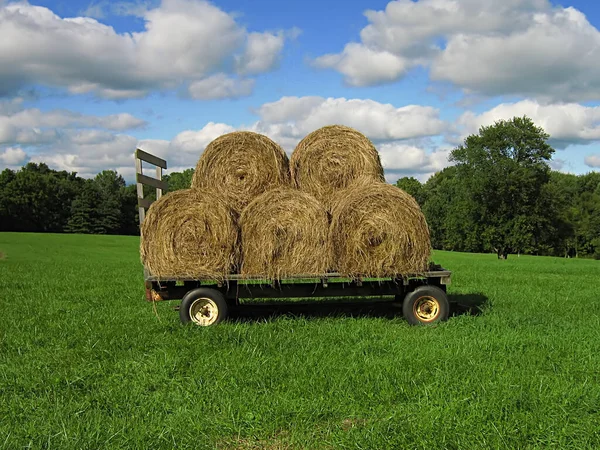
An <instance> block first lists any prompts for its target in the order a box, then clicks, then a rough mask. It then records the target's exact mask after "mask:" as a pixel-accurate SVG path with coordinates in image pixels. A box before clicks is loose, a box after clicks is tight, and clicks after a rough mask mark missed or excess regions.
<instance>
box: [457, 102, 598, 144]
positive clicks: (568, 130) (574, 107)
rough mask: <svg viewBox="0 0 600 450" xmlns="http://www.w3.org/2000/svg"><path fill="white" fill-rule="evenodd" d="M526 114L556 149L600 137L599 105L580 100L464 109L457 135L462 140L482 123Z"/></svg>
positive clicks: (490, 122) (519, 103) (458, 123)
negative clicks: (548, 136) (479, 109)
mask: <svg viewBox="0 0 600 450" xmlns="http://www.w3.org/2000/svg"><path fill="white" fill-rule="evenodd" d="M524 115H525V116H528V117H529V118H531V119H532V120H533V121H534V123H535V124H536V125H538V126H540V127H542V128H543V129H544V130H545V131H546V132H547V133H548V134H550V136H551V142H552V144H553V145H554V146H555V147H557V148H565V147H567V146H569V145H572V144H585V143H591V142H594V141H598V140H600V107H598V106H595V107H592V106H584V105H580V104H578V103H557V104H540V103H538V102H537V101H534V100H523V101H520V102H516V103H502V104H500V105H498V106H496V107H494V108H492V109H490V110H489V111H486V112H484V113H481V114H475V113H473V112H465V113H464V114H462V116H460V118H459V119H458V121H457V125H458V134H457V135H456V137H458V138H459V139H458V140H462V138H464V137H466V136H467V135H469V134H472V133H477V130H478V129H479V127H481V126H483V125H486V126H487V125H492V124H493V123H494V122H496V121H498V120H500V119H510V118H511V117H514V116H524Z"/></svg>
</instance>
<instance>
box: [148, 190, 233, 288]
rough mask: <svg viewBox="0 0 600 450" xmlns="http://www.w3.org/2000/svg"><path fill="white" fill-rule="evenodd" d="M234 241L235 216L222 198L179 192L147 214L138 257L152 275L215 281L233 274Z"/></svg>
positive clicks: (210, 193)
mask: <svg viewBox="0 0 600 450" xmlns="http://www.w3.org/2000/svg"><path fill="white" fill-rule="evenodd" d="M238 242H239V230H238V227H237V224H236V220H235V213H234V212H233V211H232V210H231V208H230V207H229V206H228V204H227V202H226V200H225V199H224V197H223V196H221V195H220V194H218V193H216V192H215V191H211V190H207V189H196V190H192V189H183V190H179V191H174V192H171V193H169V194H166V195H164V196H163V197H162V198H160V199H159V200H157V201H156V202H154V203H153V204H152V206H151V207H150V208H149V209H148V212H147V214H146V218H145V219H144V222H143V224H142V229H141V243H140V253H141V257H142V263H143V264H144V265H145V266H146V267H147V269H148V270H149V271H150V273H151V274H152V275H155V276H159V277H186V278H197V279H200V278H209V279H215V280H221V279H223V278H224V277H225V276H226V275H228V274H229V273H231V272H232V271H235V270H236V266H237V264H238V260H239V250H238V247H239V246H238Z"/></svg>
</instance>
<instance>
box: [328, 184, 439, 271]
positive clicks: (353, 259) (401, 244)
mask: <svg viewBox="0 0 600 450" xmlns="http://www.w3.org/2000/svg"><path fill="white" fill-rule="evenodd" d="M329 246H330V251H331V254H332V256H333V262H334V266H335V268H336V269H337V270H338V271H339V272H340V273H342V274H344V275H346V276H350V277H359V276H373V277H383V276H398V275H400V274H416V273H421V272H424V271H426V270H427V266H428V262H429V257H430V254H431V244H430V241H429V228H428V226H427V222H426V220H425V216H424V215H423V213H422V212H421V209H420V208H419V205H418V204H417V202H416V201H415V199H414V198H413V197H411V196H410V195H409V194H407V193H406V192H404V191H403V190H401V189H398V188H397V187H395V186H393V185H391V184H387V183H373V182H370V181H368V180H367V181H360V182H357V183H355V184H354V185H353V186H351V187H350V188H349V189H346V190H344V191H340V192H339V193H338V194H337V195H336V197H335V200H334V208H333V213H332V222H331V227H330V230H329Z"/></svg>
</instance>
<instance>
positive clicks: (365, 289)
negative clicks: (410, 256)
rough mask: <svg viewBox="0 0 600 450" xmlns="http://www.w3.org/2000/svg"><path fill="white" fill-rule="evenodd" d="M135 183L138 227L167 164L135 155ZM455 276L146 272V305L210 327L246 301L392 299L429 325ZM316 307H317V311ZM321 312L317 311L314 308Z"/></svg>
mask: <svg viewBox="0 0 600 450" xmlns="http://www.w3.org/2000/svg"><path fill="white" fill-rule="evenodd" d="M142 162H146V163H148V164H151V165H153V166H155V174H156V178H154V177H150V176H147V175H144V174H143V169H142ZM135 163H136V182H137V193H138V208H139V222H140V226H141V224H142V222H143V221H144V218H145V213H146V210H147V209H148V208H149V207H150V205H151V204H152V200H150V199H147V198H144V186H150V187H153V188H155V189H156V198H157V199H159V198H160V197H161V196H162V194H163V193H164V192H166V191H167V189H168V185H167V183H166V182H165V181H164V180H162V171H163V170H164V169H166V168H167V162H166V161H165V160H164V159H161V158H158V157H156V156H154V155H151V154H149V153H147V152H144V151H143V150H141V149H137V150H136V151H135ZM451 275H452V273H451V272H450V271H449V270H446V269H444V268H443V267H441V266H439V265H435V264H431V265H430V267H429V271H427V272H423V273H419V274H405V275H402V276H398V277H380V278H372V277H357V278H348V277H345V276H343V275H341V274H339V273H324V274H320V275H314V274H310V275H296V276H292V277H286V278H285V279H281V280H265V279H264V278H263V277H255V276H242V275H239V274H232V275H229V276H227V277H226V278H224V279H223V280H209V279H194V278H184V277H182V278H172V277H157V276H154V275H153V274H151V273H149V271H148V269H147V268H146V267H144V284H145V290H146V300H148V301H153V302H156V301H163V300H181V306H180V308H179V314H180V319H181V321H182V322H183V323H187V322H192V323H194V324H196V325H200V326H209V325H213V324H216V323H218V322H221V321H222V320H224V319H225V318H226V317H227V314H228V311H229V310H230V309H231V308H236V307H240V306H243V304H242V302H241V301H240V300H243V299H273V298H278V299H299V298H303V299H311V298H312V299H314V298H357V297H370V298H372V297H376V298H381V297H389V298H390V299H391V300H395V301H397V302H402V312H403V315H404V317H405V318H406V319H407V321H408V322H409V323H410V324H413V325H417V324H430V323H436V322H440V321H443V320H446V319H447V318H448V315H449V311H450V305H449V299H448V296H447V295H446V287H447V286H448V285H449V284H450V281H451ZM316 305H317V302H315V306H316ZM316 307H318V306H316Z"/></svg>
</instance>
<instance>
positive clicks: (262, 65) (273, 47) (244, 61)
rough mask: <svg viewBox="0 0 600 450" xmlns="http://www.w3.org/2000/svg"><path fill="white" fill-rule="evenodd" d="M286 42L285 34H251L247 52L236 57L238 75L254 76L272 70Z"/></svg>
mask: <svg viewBox="0 0 600 450" xmlns="http://www.w3.org/2000/svg"><path fill="white" fill-rule="evenodd" d="M284 41H285V37H284V35H283V32H279V33H277V34H272V33H250V34H249V35H248V38H247V43H246V50H245V51H244V53H243V54H242V55H238V56H237V57H236V64H237V71H238V73H240V74H243V75H252V74H258V73H262V72H267V71H268V70H270V69H271V68H272V67H274V66H275V65H276V64H277V61H278V59H279V56H280V54H281V51H282V50H283V43H284Z"/></svg>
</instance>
